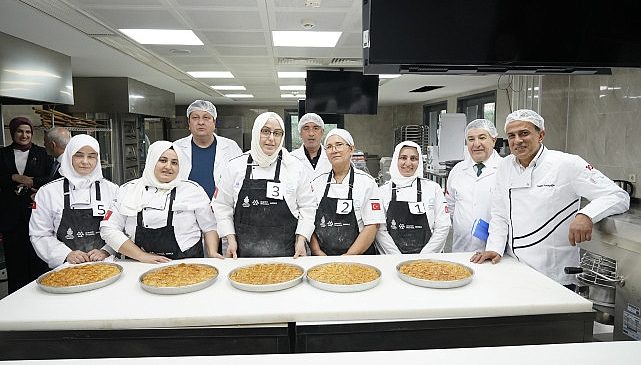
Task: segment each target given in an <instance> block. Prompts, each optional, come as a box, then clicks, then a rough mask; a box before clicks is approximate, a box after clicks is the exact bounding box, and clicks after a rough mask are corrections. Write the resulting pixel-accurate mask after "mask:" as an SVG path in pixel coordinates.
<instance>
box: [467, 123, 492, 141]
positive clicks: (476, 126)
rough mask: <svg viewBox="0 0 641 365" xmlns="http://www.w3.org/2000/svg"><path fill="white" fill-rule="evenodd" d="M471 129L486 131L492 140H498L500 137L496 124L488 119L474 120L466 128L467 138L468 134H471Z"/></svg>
mask: <svg viewBox="0 0 641 365" xmlns="http://www.w3.org/2000/svg"><path fill="white" fill-rule="evenodd" d="M470 129H485V130H486V131H487V133H489V134H490V137H492V138H496V136H498V135H499V131H497V130H496V127H495V126H494V123H493V122H491V121H489V120H487V119H474V120H473V121H471V122H470V124H468V125H467V127H465V137H467V132H469V131H470Z"/></svg>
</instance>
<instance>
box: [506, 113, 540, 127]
mask: <svg viewBox="0 0 641 365" xmlns="http://www.w3.org/2000/svg"><path fill="white" fill-rule="evenodd" d="M517 120H520V121H523V122H530V123H532V124H534V125H535V126H536V127H538V128H539V129H540V130H545V121H544V120H543V117H542V116H540V115H539V113H537V112H535V111H534V110H530V109H519V110H515V111H513V112H512V113H510V114H508V116H507V117H506V118H505V131H506V132H507V125H508V124H510V123H512V122H515V121H517Z"/></svg>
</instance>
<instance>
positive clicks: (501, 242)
mask: <svg viewBox="0 0 641 365" xmlns="http://www.w3.org/2000/svg"><path fill="white" fill-rule="evenodd" d="M510 163H512V161H511V160H510V159H507V158H506V159H504V160H503V161H501V163H500V165H499V168H498V170H497V171H496V182H495V184H494V193H492V203H491V208H490V227H489V229H488V231H489V236H488V238H487V243H486V244H485V250H486V251H494V252H496V253H498V254H499V255H501V256H503V254H504V253H505V246H506V245H507V235H508V229H509V219H508V207H507V206H506V202H507V200H508V196H507V195H508V187H507V184H508V182H507V180H508V173H509V172H508V168H509V164H510Z"/></svg>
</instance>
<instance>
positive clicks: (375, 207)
mask: <svg viewBox="0 0 641 365" xmlns="http://www.w3.org/2000/svg"><path fill="white" fill-rule="evenodd" d="M371 204H372V210H381V203H371Z"/></svg>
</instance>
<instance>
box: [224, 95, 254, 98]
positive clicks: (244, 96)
mask: <svg viewBox="0 0 641 365" xmlns="http://www.w3.org/2000/svg"><path fill="white" fill-rule="evenodd" d="M225 96H226V97H228V98H231V99H242V98H253V97H254V95H252V94H225Z"/></svg>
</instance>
